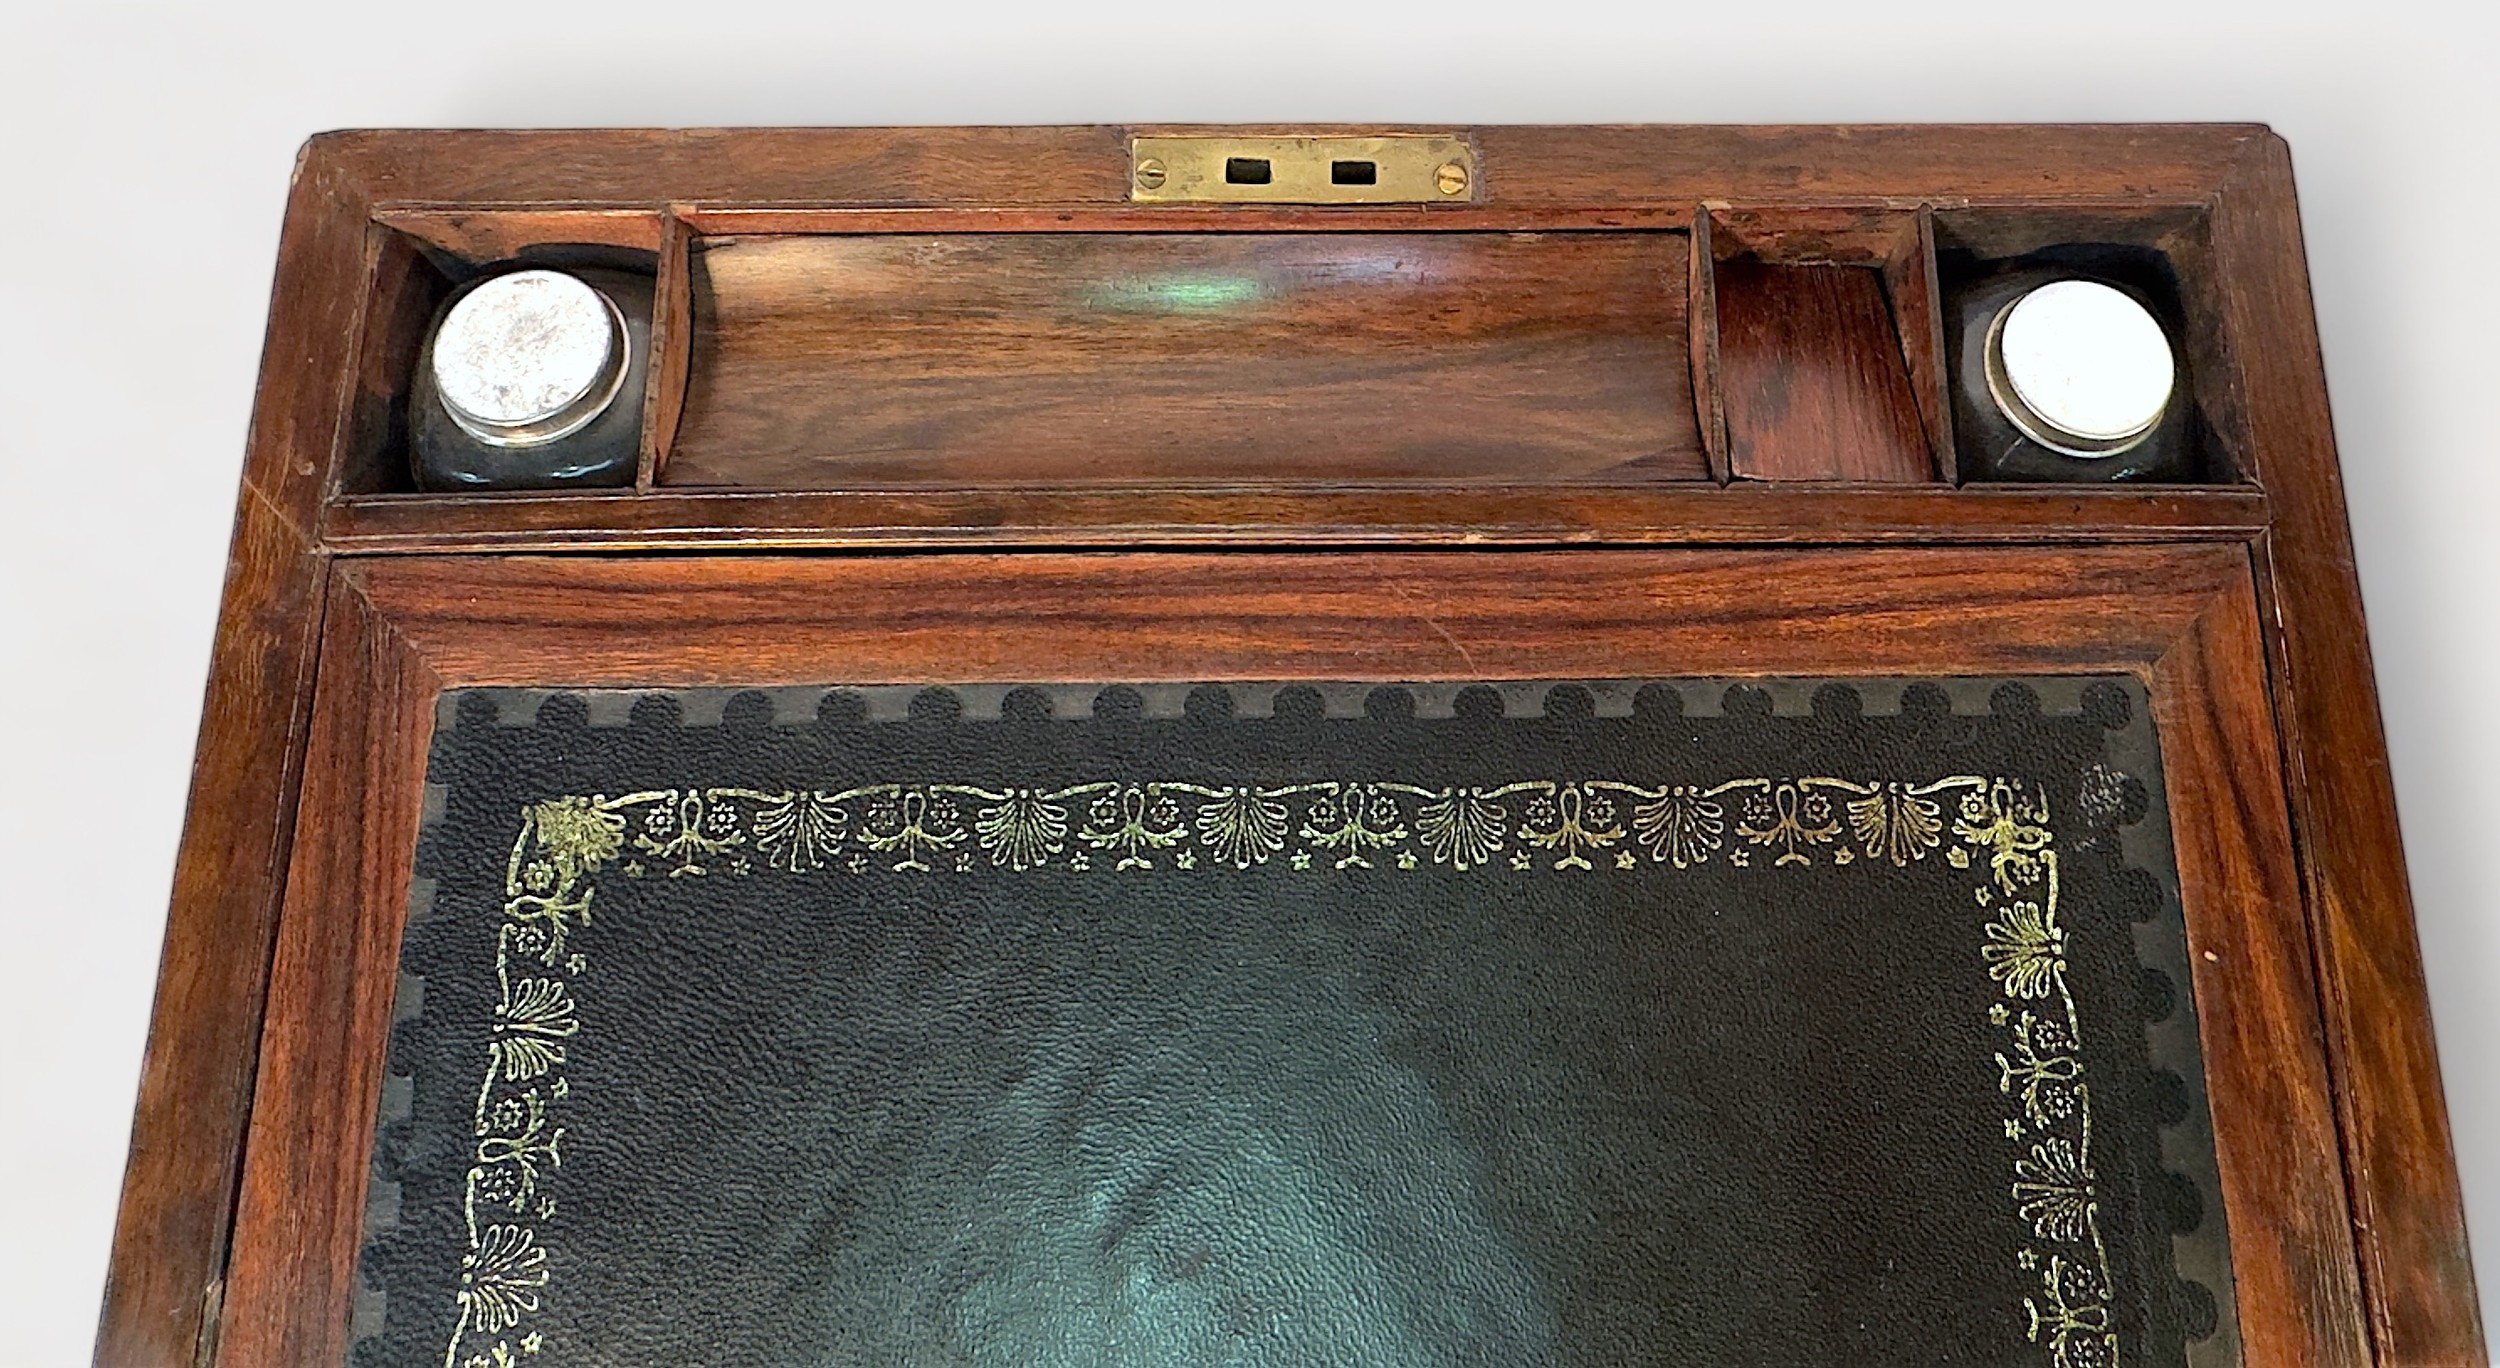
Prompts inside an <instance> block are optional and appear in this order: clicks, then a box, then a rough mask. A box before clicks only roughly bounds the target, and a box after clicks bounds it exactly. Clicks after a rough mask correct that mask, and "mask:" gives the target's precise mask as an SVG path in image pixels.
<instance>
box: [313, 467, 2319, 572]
mask: <svg viewBox="0 0 2500 1368" xmlns="http://www.w3.org/2000/svg"><path fill="white" fill-rule="evenodd" d="M2270 516H2271V513H2270V506H2269V504H2268V501H2267V496H2266V495H2265V493H2264V492H2262V491H2260V490H2257V489H2254V488H2229V487H2193V486H2166V487H2161V488H2153V487H2135V488H2093V487H2082V488H2070V487H2058V486H2039V485H2033V486H2019V485H2005V486H1991V487H1987V488H1971V487H1964V488H1962V489H1953V488H1951V487H1948V486H1945V485H1941V484H1938V485H1909V486H1905V485H1842V484H1816V483H1809V482H1803V481H1792V482H1787V483H1784V484H1779V485H1770V484H1764V483H1743V482H1740V483H1736V484H1732V485H1727V486H1719V485H1715V484H1712V483H1710V482H1708V481H1702V480H1694V481H1686V482H1681V483H1677V484H1672V485H1667V484H1658V483H1652V484H1645V485H1618V486H1605V485H1543V486H1521V487H1510V488H1486V487H1482V486H1475V487H1469V486H1453V487H1433V486H1415V485H1408V486H1404V487H1383V488H1360V487H1337V488H1330V489H1318V490H1290V491H1283V490H1273V489H1244V488H1230V489H1200V490H1176V489H1152V488H1146V489H1118V488H1108V489H1036V490H1021V491H1019V490H1007V489H1001V490H993V491H962V490H947V489H932V490H891V491H858V492H847V493H846V492H827V493H817V492H802V491H774V490H745V489H689V488H662V489H658V490H655V491H653V492H650V493H647V494H636V495H622V494H618V495H600V494H532V495H520V496H515V495H509V494H502V495H373V496H366V497H363V498H356V499H344V500H340V501H338V502H336V503H333V504H332V505H330V507H329V508H328V509H327V510H325V512H324V515H323V519H322V524H321V526H322V535H323V537H324V538H325V540H326V541H327V543H328V544H329V545H330V546H331V547H332V548H333V549H335V550H337V551H340V552H354V553H369V554H381V553H388V554H407V553H422V552H450V551H540V550H587V549H597V550H623V549H629V548H644V549H663V550H691V549H714V548H719V549H742V550H762V549H772V548H800V547H824V548H842V547H889V546H910V547H929V548H1006V547H1052V548H1064V547H1068V546H1123V547H1138V548H1152V547H1155V546H1178V545H1200V544H1206V545H1282V544H1308V545H1347V544H1366V543H1374V544H1379V543H1395V544H1410V545H1418V546H1432V545H1482V544H1493V543H1514V544H1538V545H1553V544H1571V543H1594V544H1625V545H1638V544H1688V545H1713V544H1728V545H1746V544H1750V545H1783V544H1814V545H1826V544H1851V543H1897V542H1939V543H1955V542H2016V543H2040V542H2060V541H2072V542H2108V541H2131V540H2181V541H2206V540H2210V541H2246V540H2249V539H2250V538H2253V537H2255V536H2257V535H2258V534H2259V533H2261V532H2262V531H2264V529H2265V528H2266V527H2267V526H2268V522H2269V518H2270Z"/></svg>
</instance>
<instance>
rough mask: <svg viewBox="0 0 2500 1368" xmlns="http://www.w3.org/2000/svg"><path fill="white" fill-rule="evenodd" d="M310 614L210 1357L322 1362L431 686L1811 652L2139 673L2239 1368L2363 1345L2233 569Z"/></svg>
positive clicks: (339, 1307)
mask: <svg viewBox="0 0 2500 1368" xmlns="http://www.w3.org/2000/svg"><path fill="white" fill-rule="evenodd" d="M1766 572H1767V573H1766ZM1037 602H1047V603H1050V604H1052V605H1053V607H1054V611H1052V612H1050V613H1047V614H1037V613H1034V612H1033V611H1031V605H1032V604H1034V603H1037ZM330 615H331V618H332V620H333V624H334V625H333V629H332V631H331V632H330V633H329V635H328V637H327V640H326V644H325V646H324V649H323V658H322V670H323V685H322V689H321V693H320V698H319V701H318V704H317V706H316V708H315V713H314V721H313V727H312V732H311V737H310V742H309V759H308V761H307V763H308V765H309V766H310V770H309V773H310V774H312V775H313V776H315V777H314V778H312V779H308V781H307V788H306V793H305V799H306V802H305V804H304V811H305V813H306V817H305V820H304V827H303V830H302V831H301V833H300V835H299V839H298V840H297V842H296V855H295V861H294V866H293V870H292V874H291V877H290V881H289V887H288V892H287V898H286V911H285V913H284V915H283V917H282V919H281V922H280V926H279V934H278V943H277V957H276V966H275V971H274V977H273V981H272V987H271V992H270V997H269V1004H270V1005H269V1016H268V1025H267V1028H266V1037H265V1040H264V1044H263V1048H262V1054H261V1067H260V1076H259V1086H258V1099H257V1102H256V1105H255V1107H254V1113H253V1120H252V1130H251V1139H250V1144H249V1148H248V1151H247V1162H246V1165H245V1172H244V1181H243V1189H242V1200H241V1204H240V1207H239V1211H238V1216H237V1223H236V1241H235V1252H234V1257H233V1260H232V1265H231V1271H230V1277H229V1281H228V1284H227V1294H226V1304H225V1326H224V1329H223V1332H222V1337H221V1341H220V1344H219V1351H218V1356H217V1361H218V1362H220V1363H223V1364H234V1365H241V1364H253V1365H304V1366H305V1368H311V1365H317V1364H323V1365H326V1364H334V1363H337V1362H339V1361H340V1357H341V1355H342V1354H343V1353H344V1352H345V1347H346V1345H345V1334H346V1315H345V1308H346V1307H348V1306H349V1305H350V1304H352V1302H353V1300H354V1297H353V1291H354V1283H353V1279H354V1276H355V1274H354V1269H355V1261H356V1256H357V1249H358V1244H359V1240H360V1234H361V1217H362V1212H363V1209H364V1195H365V1194H364V1187H365V1155H366V1153H367V1151H368V1149H369V1148H370V1143H371V1125H372V1116H373V1108H374V1104H375V1099H376V1097H377V1096H378V1090H379V1088H380V1086H381V1075H382V1061H383V1054H384V1047H385V1041H386V1036H387V1031H388V1024H389V1018H390V1011H391V1001H390V999H391V987H392V985H393V983H394V981H395V974H394V972H393V969H394V966H395V964H396V962H397V953H398V937H399V930H400V926H401V924H402V919H403V917H404V914H405V905H406V898H407V890H408V882H409V863H410V860H411V858H412V852H413V850H414V846H415V836H416V829H417V823H418V820H419V806H420V800H421V794H422V782H421V776H422V771H423V757H424V753H425V748H426V744H427V739H428V738H429V736H430V735H431V731H432V727H433V724H434V717H435V707H434V700H435V697H436V695H437V693H438V692H439V691H440V690H443V689H447V688H457V687H464V686H471V685H485V684H533V685H551V684H578V685H609V686H632V685H647V686H658V685H670V686H687V685H699V684H731V683H735V684H754V685H770V684H777V683H802V682H816V683H821V682H845V683H863V684H864V683H882V682H894V681H904V682H910V681H935V680H947V681H950V682H991V683H996V682H1008V681H1053V680H1083V679H1123V680H1137V681H1177V680H1206V679H1224V678H1244V679H1276V678H1296V677H1299V678H1350V679H1362V678H1411V679H1456V678H1470V677H1494V678H1513V677H1525V678H1568V677H1577V676H1621V675H1627V674H1629V675H1645V674H1649V675H1662V674H1678V673H1681V674H1703V675H1721V674H1737V675H1743V674H1764V673H1813V672H1829V670H1830V667H1831V663H1832V662H1833V661H1834V660H1836V659H1840V658H1843V656H1842V653H1841V651H1840V648H1841V646H1842V645H1843V644H1844V642H1845V643H1846V644H1847V646H1848V648H1849V649H1848V650H1847V652H1846V658H1847V659H1848V660H1849V662H1850V672H1851V673H1867V674H1883V673H1897V674H1960V673H1977V672H2014V671H2038V672H2080V671H2119V672H2133V673H2138V674H2140V675H2141V676H2143V677H2144V678H2145V679H2146V681H2147V683H2148V686H2149V688H2150V691H2151V696H2152V699H2153V707H2154V712H2155V719H2156V725H2157V727H2158V728H2159V730H2160V732H2161V735H2162V739H2163V748H2164V766H2165V769H2166V772H2167V773H2168V774H2169V775H2170V786H2171V788H2172V790H2173V794H2172V797H2171V800H2170V801H2171V805H2172V812H2173V837H2174V840H2175V841H2176V842H2177V850H2178V858H2179V872H2180V877H2181V887H2182V890H2183V901H2184V903H2185V906H2186V910H2187V916H2188V927H2189V936H2190V945H2191V952H2192V955H2193V957H2194V959H2195V968H2196V971H2197V984H2196V990H2197V997H2198V1003H2199V1013H2200V1017H2201V1020H2202V1023H2203V1031H2204V1037H2205V1050H2206V1058H2207V1069H2208V1078H2209V1086H2210V1088H2211V1090H2212V1096H2213V1099H2214V1109H2215V1118H2216V1131H2217V1144H2218V1150H2219V1156H2220V1161H2221V1171H2222V1175H2223V1188H2224V1194H2225V1204H2226V1206H2227V1207H2228V1209H2229V1213H2230V1220H2231V1223H2232V1243H2233V1248H2234V1262H2235V1267H2236V1277H2237V1282H2238V1291H2239V1296H2238V1311H2239V1316H2240V1322H2241V1333H2242V1336H2243V1340H2244V1343H2245V1345H2246V1347H2247V1353H2248V1356H2249V1361H2250V1362H2252V1363H2258V1364H2267V1365H2293V1364H2304V1365H2305V1364H2322V1365H2323V1364H2334V1365H2358V1364H2361V1363H2365V1362H2367V1361H2368V1357H2369V1353H2368V1346H2367V1343H2366V1337H2365V1334H2364V1329H2363V1320H2362V1315H2361V1306H2360V1294H2359V1286H2358V1283H2357V1280H2356V1277H2355V1266H2354V1263H2353V1254H2352V1245H2351V1240H2350V1232H2349V1227H2348V1225H2347V1221H2346V1213H2345V1198H2344V1179H2343V1172H2342V1162H2341V1157H2340V1153H2339V1150H2338V1147H2337V1144H2336V1137H2335V1120H2334V1115H2333V1112H2332V1108H2331V1106H2330V1104H2329V1102H2328V1094H2327V1089H2326V1060H2325V1057H2324V1055H2323V1052H2322V1051H2321V1050H2320V1049H2319V1047H2318V1043H2317V1040H2318V1016H2317V1003H2316V1000H2315V997H2314V993H2313V980H2312V977H2311V971H2310V967H2309V963H2308V949H2307V934H2306V930H2305V926H2304V924H2303V920H2302V918H2301V916H2300V913H2299V893H2298V883H2297V872H2296V868H2295V863H2294V859H2293V854H2292V846H2291V834H2290V829H2289V826H2288V822H2287V819H2286V816H2285V812H2286V809H2285V802H2284V794H2283V789H2282V774H2281V771H2280V770H2279V768H2278V767H2277V766H2275V765H2274V764H2273V763H2272V762H2271V756H2272V754H2273V751H2272V747H2271V746H2270V745H2269V744H2268V738H2269V737H2270V736H2271V735H2272V728H2273V720H2272V718H2271V715H2270V706H2269V702H2268V697H2267V691H2266V687H2265V680H2264V659H2263V646H2262V642H2261V640H2260V634H2259V632H2258V630H2257V619H2256V615H2255V610H2254V598H2253V595H2252V593H2251V584H2250V581H2249V577H2248V564H2247V558H2246V554H2245V553H2244V552H2242V551H2240V550H2237V549H2234V548H2222V547H2216V548H2182V549H2170V550H2154V549H2145V548H2137V549H2125V548H2117V549H2112V548H2102V549H2094V550H2076V551H2045V550H2018V551H1983V550H1970V551H1949V550H1923V551H1880V552H1876V551H1842V550H1829V551H1798V552H1784V553H1772V554H1768V555H1766V553H1761V552H1753V553H1727V552H1708V551H1661V552H1574V553H1538V554H1515V555H1505V554H1499V553H1481V552H1479V553H1439V554H1368V555H1358V556H1344V555H1332V556H1325V557H1323V556H1316V555H1293V554H1270V555H1257V556H1204V555H1197V556H1192V555H1141V556H1129V557H1121V558H1118V559H1116V560H1106V559H1102V558H1097V557H1069V556H1038V555H1037V556H1015V557H992V556H946V557H927V558H909V559H887V560H875V561H860V560H779V559H734V560H733V559H718V558H714V559H692V560H671V559H637V560H571V559H536V560H526V559H525V560H513V561H496V562H488V561H482V560H478V559H474V558H442V559H408V560H399V561H392V562H381V563H375V564H370V565H360V566H356V567H352V568H350V569H348V570H346V571H345V572H344V573H343V574H342V575H341V576H340V578H339V580H338V582H337V584H336V586H335V587H334V588H333V590H332V592H331V606H330Z"/></svg>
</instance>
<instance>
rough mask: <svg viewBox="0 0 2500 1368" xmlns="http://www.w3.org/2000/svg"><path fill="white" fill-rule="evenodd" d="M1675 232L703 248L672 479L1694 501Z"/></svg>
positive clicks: (958, 240)
mask: <svg viewBox="0 0 2500 1368" xmlns="http://www.w3.org/2000/svg"><path fill="white" fill-rule="evenodd" d="M1684 255H1685V242H1684V239H1683V238H1682V237H1681V236H1679V235H1674V234H1663V233H1661V234H1631V233H1568V234H1483V233H1430V234H1419V233H1327V234H1320V233H1308V234H1240V235H1218V234H1194V233H1172V234H1154V235H1134V234H1012V235H1010V234H951V235H903V234H878V235H846V236H831V237H767V238H729V239H707V240H705V241H704V242H702V243H701V244H699V250H698V252H697V254H696V256H695V260H694V271H693V287H694V304H693V331H692V346H693V360H692V363H691V370H690V373H689V376H688V381H687V393H686V401H685V413H684V418H683V420H682V425H681V427H680V430H679V432H678V434H677V438H676V443H675V446H674V448H673V451H672V454H671V457H670V460H669V464H668V467H667V469H666V471H665V472H663V480H664V482H665V483H667V484H669V485H671V486H674V487H680V488H683V487H691V486H707V485H732V486H748V487H768V488H780V489H847V488H862V487H894V486H915V485H919V486H925V485H949V484H957V485H960V484H971V483H984V484H990V485H1002V484H1003V485H1010V486H1014V485H1025V484H1036V483H1041V484H1070V483H1103V482H1108V483H1122V484H1139V483H1156V482H1162V483H1207V482H1218V483H1238V482H1244V481H1250V482H1259V483H1273V484H1282V483H1292V482H1296V481H1307V480H1312V479H1319V478H1324V479H1328V480H1335V481H1347V482H1357V481H1367V480H1368V481H1396V480H1426V481H1470V480H1494V481H1505V482H1521V481H1535V480H1573V479H1591V478H1600V477H1612V478H1614V479H1617V480H1621V479H1627V478H1652V479H1662V480H1673V479H1700V478H1704V477H1705V476H1706V474H1707V470H1706V467H1705V465H1704V462H1703V460H1702V457H1701V453H1700V448H1699V441H1698V436H1697V434H1696V433H1695V431H1694V428H1693V418H1692V397H1691V394H1690V393H1689V391H1688V389H1687V385H1686V366H1685V360H1684V355H1683V348H1684V326H1683V325H1684V277H1683V271H1684Z"/></svg>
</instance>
